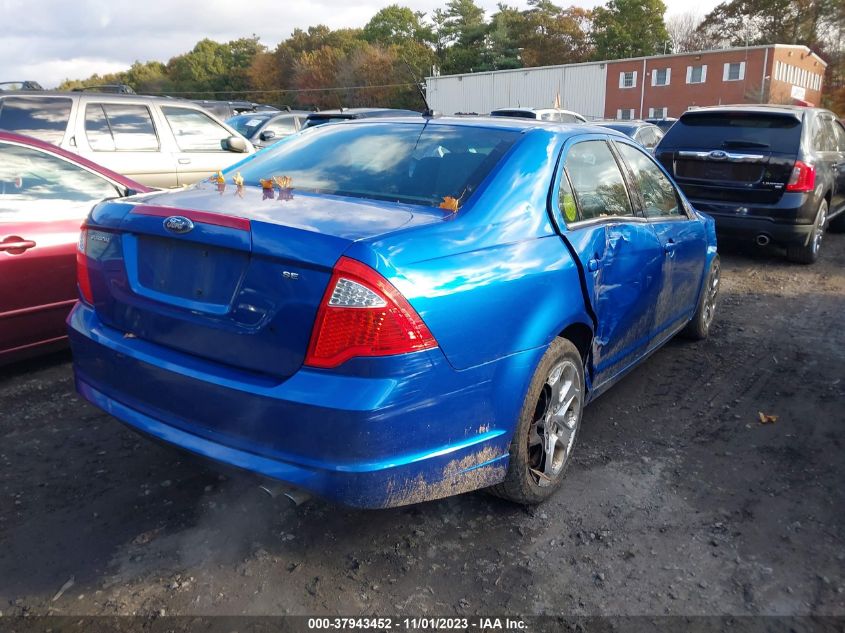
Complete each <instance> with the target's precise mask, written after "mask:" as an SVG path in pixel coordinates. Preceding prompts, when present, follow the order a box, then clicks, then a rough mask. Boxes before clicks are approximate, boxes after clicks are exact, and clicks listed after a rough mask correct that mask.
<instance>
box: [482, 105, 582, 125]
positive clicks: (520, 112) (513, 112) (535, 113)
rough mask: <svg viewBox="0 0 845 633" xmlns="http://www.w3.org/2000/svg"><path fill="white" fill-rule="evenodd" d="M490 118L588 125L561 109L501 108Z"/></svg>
mask: <svg viewBox="0 0 845 633" xmlns="http://www.w3.org/2000/svg"><path fill="white" fill-rule="evenodd" d="M490 116H506V117H515V118H517V119H536V120H538V121H557V122H559V123H586V122H587V119H585V118H584V117H583V116H581V115H580V114H578V113H577V112H572V111H571V110H561V109H560V108H499V109H498V110H493V111H492V112H491V113H490Z"/></svg>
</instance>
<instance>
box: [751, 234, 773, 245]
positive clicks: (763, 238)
mask: <svg viewBox="0 0 845 633" xmlns="http://www.w3.org/2000/svg"><path fill="white" fill-rule="evenodd" d="M771 241H772V238H770V237H769V236H768V235H766V234H765V233H760V234H759V235H758V236H757V237H755V238H754V242H756V244H757V246H768V245H769V242H771Z"/></svg>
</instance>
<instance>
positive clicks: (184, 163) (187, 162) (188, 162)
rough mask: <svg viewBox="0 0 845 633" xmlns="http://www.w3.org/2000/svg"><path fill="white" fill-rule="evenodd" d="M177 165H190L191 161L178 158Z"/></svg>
mask: <svg viewBox="0 0 845 633" xmlns="http://www.w3.org/2000/svg"><path fill="white" fill-rule="evenodd" d="M179 164H180V165H190V164H191V159H190V158H180V159H179Z"/></svg>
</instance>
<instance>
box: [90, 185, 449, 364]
mask: <svg viewBox="0 0 845 633" xmlns="http://www.w3.org/2000/svg"><path fill="white" fill-rule="evenodd" d="M222 189H223V190H222V191H218V190H217V189H214V188H211V186H209V185H201V186H199V187H197V188H195V189H190V190H186V191H181V192H164V193H157V194H152V195H150V196H144V197H140V198H134V199H133V200H132V202H134V204H127V203H125V202H123V203H121V202H112V203H104V204H103V205H100V206H99V207H97V208H96V209H95V210H94V212H93V213H92V216H91V220H90V222H89V225H90V228H89V231H88V235H87V240H88V249H87V250H88V256H89V258H90V259H89V275H90V277H91V284H92V288H93V292H94V302H95V308H96V310H97V313H98V315H99V316H100V319H101V320H102V321H103V322H104V323H105V324H106V325H108V326H110V327H112V328H116V329H118V330H120V331H123V332H125V336H127V337H130V338H132V337H137V338H140V339H144V340H147V341H151V342H154V343H157V344H160V345H162V346H165V347H168V348H171V349H173V350H174V351H177V352H183V353H186V354H190V355H193V356H197V357H200V358H204V359H207V360H212V361H216V362H219V363H222V364H224V365H229V366H232V367H234V368H237V369H240V370H248V371H253V372H258V373H262V374H269V375H271V376H274V377H278V378H284V377H286V376H289V375H291V374H292V373H294V372H295V371H296V370H297V369H298V368H299V367H300V366H301V364H302V361H303V358H304V356H305V353H306V350H307V347H308V342H309V339H310V335H311V329H312V326H313V322H314V318H315V316H316V313H317V309H318V307H319V302H320V300H321V299H322V296H323V293H324V291H325V288H326V285H327V284H328V282H329V279H330V277H331V270H332V267H333V266H334V264H335V262H336V261H337V259H338V258H339V257H340V255H341V254H342V253H343V252H344V250H346V248H347V247H348V246H349V244H350V243H351V242H353V241H356V240H361V239H367V238H371V237H375V236H379V235H382V234H385V233H388V232H391V231H395V230H397V229H399V228H402V227H406V226H414V225H419V224H426V223H430V222H435V221H439V220H440V219H442V218H443V217H444V214H442V213H438V212H437V211H436V210H432V211H431V212H428V211H426V210H425V209H419V210H417V209H415V208H413V207H410V208H409V207H401V206H398V205H395V204H393V205H390V204H382V203H374V202H370V201H363V200H361V201H358V200H353V199H348V198H345V199H342V198H338V197H331V196H316V195H307V194H295V195H294V194H293V193H291V192H285V191H278V190H275V189H274V190H270V191H269V192H268V191H267V190H262V189H261V188H260V187H237V188H234V190H233V191H227V190H226V189H225V188H222ZM221 195H225V196H226V198H227V199H226V201H225V204H221V200H220V196H221ZM220 208H225V210H226V212H225V214H224V213H219V212H218V211H217V210H216V209H220ZM189 225H192V226H189Z"/></svg>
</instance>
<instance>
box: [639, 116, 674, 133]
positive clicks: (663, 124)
mask: <svg viewBox="0 0 845 633" xmlns="http://www.w3.org/2000/svg"><path fill="white" fill-rule="evenodd" d="M677 120H678V119H676V118H674V117H664V118H662V119H646V120H645V122H646V123H651V124H652V125H656V126H657V127H659V128H660V131H661V132H663V133H664V134H666V132H668V131H669V128H670V127H672V126H673V125H675V121H677Z"/></svg>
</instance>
